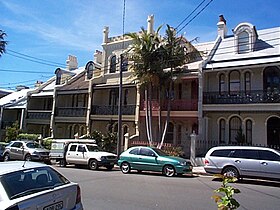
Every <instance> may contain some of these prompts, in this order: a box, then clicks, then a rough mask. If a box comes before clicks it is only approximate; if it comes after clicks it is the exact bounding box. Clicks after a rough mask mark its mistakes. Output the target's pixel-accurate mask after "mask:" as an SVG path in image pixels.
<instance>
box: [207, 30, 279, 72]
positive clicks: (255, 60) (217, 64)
mask: <svg viewBox="0 0 280 210" xmlns="http://www.w3.org/2000/svg"><path fill="white" fill-rule="evenodd" d="M257 33H258V38H257V40H256V42H255V45H254V49H253V51H252V52H248V53H241V54H238V53H236V52H235V51H236V48H235V39H234V36H233V35H231V36H227V37H225V38H224V39H221V38H220V39H217V48H216V49H215V50H214V52H213V53H214V54H213V56H212V58H211V59H210V60H209V61H208V63H207V65H206V66H205V69H217V68H226V67H240V66H249V65H260V64H267V63H276V62H278V63H279V60H280V27H276V28H269V29H263V30H258V31H257Z"/></svg>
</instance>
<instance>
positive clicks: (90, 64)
mask: <svg viewBox="0 0 280 210" xmlns="http://www.w3.org/2000/svg"><path fill="white" fill-rule="evenodd" d="M93 69H94V63H93V62H92V61H90V62H88V63H87V65H86V71H87V79H91V78H92V75H93Z"/></svg>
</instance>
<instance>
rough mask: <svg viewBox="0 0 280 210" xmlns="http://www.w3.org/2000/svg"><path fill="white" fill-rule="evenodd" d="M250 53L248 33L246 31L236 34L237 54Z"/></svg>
mask: <svg viewBox="0 0 280 210" xmlns="http://www.w3.org/2000/svg"><path fill="white" fill-rule="evenodd" d="M249 51H250V40H249V33H248V32H246V31H243V32H241V33H240V34H238V53H246V52H249Z"/></svg>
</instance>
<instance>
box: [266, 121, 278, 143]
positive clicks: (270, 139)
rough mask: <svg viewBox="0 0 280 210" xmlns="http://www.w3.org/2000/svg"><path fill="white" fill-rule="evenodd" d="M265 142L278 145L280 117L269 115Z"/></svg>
mask: <svg viewBox="0 0 280 210" xmlns="http://www.w3.org/2000/svg"><path fill="white" fill-rule="evenodd" d="M267 144H268V145H273V146H280V118H278V117H271V118H269V119H268V121H267Z"/></svg>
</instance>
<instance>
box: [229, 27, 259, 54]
mask: <svg viewBox="0 0 280 210" xmlns="http://www.w3.org/2000/svg"><path fill="white" fill-rule="evenodd" d="M233 33H234V39H235V49H236V50H235V51H236V53H237V54H242V53H249V52H252V51H254V46H255V42H256V40H257V37H258V35H257V32H256V28H255V26H253V25H252V24H250V23H241V24H239V25H238V26H236V28H235V29H234V30H233Z"/></svg>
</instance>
